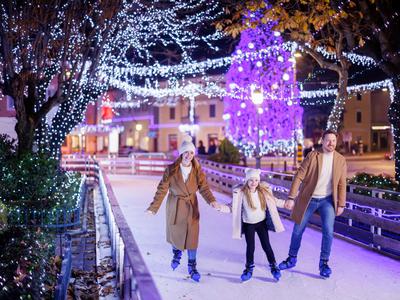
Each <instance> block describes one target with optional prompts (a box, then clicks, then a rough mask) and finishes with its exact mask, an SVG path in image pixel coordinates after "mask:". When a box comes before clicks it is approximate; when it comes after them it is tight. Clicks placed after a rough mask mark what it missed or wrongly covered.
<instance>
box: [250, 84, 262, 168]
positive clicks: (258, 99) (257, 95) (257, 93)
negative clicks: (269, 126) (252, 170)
mask: <svg viewBox="0 0 400 300" xmlns="http://www.w3.org/2000/svg"><path fill="white" fill-rule="evenodd" d="M251 101H252V102H253V103H254V105H255V106H256V114H257V143H256V155H255V156H256V168H257V169H261V151H260V112H259V106H260V105H261V104H262V103H263V101H264V95H263V93H262V91H261V90H260V89H254V90H252V92H251Z"/></svg>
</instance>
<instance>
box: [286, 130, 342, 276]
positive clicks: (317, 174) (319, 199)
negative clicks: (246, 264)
mask: <svg viewBox="0 0 400 300" xmlns="http://www.w3.org/2000/svg"><path fill="white" fill-rule="evenodd" d="M336 142H337V134H336V132H334V131H332V130H327V131H325V132H324V133H323V135H322V149H320V150H315V151H312V152H310V153H309V154H308V156H307V157H306V158H305V160H304V161H303V163H302V164H301V166H300V168H299V170H298V171H297V173H296V175H295V177H294V179H293V182H292V186H291V188H290V191H289V196H288V198H289V201H286V203H285V207H286V208H287V209H289V210H292V209H293V212H292V215H291V217H292V219H293V220H294V221H295V225H294V227H293V232H292V237H291V241H290V248H289V257H288V258H287V259H286V260H285V261H283V262H281V263H280V264H279V268H280V269H281V270H285V269H289V268H293V267H294V266H295V265H296V262H297V253H298V251H299V249H300V244H301V238H302V235H303V232H304V230H305V228H306V225H307V223H308V221H309V220H310V217H311V216H312V214H313V213H314V212H316V211H318V212H319V215H320V216H321V221H322V243H321V254H320V262H319V271H320V275H321V276H322V277H324V278H328V277H329V276H330V275H331V273H332V270H331V269H330V267H329V266H328V260H329V255H330V252H331V246H332V240H333V225H334V222H335V215H336V216H340V215H341V214H342V213H343V211H344V208H345V205H346V175H347V165H346V160H345V158H344V157H343V156H342V155H341V154H339V153H338V152H336V151H335V148H336ZM300 184H301V188H300V192H299V195H298V197H297V199H296V193H297V191H298V189H299V186H300ZM295 199H296V201H295Z"/></svg>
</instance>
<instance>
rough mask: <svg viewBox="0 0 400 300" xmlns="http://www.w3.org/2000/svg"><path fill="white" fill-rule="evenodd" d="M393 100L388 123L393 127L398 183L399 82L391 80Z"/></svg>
mask: <svg viewBox="0 0 400 300" xmlns="http://www.w3.org/2000/svg"><path fill="white" fill-rule="evenodd" d="M392 82H393V86H394V99H393V102H392V103H391V104H390V108H389V121H390V123H391V124H392V126H393V142H394V149H395V150H394V159H395V178H396V180H397V181H398V182H400V80H399V79H398V78H397V77H395V78H392Z"/></svg>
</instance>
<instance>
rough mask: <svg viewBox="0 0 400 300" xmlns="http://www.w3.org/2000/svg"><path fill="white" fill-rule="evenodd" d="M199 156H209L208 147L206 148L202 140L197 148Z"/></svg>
mask: <svg viewBox="0 0 400 300" xmlns="http://www.w3.org/2000/svg"><path fill="white" fill-rule="evenodd" d="M197 154H200V155H205V154H207V152H206V147H204V145H203V141H202V140H200V141H199V146H198V147H197Z"/></svg>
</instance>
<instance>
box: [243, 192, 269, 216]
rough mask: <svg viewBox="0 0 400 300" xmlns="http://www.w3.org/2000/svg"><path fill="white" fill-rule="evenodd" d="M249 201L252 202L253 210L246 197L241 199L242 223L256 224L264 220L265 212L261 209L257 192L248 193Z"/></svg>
mask: <svg viewBox="0 0 400 300" xmlns="http://www.w3.org/2000/svg"><path fill="white" fill-rule="evenodd" d="M250 195H251V200H252V201H253V205H254V206H255V209H254V208H251V207H250V206H249V203H248V202H247V199H246V197H243V222H245V223H249V224H256V223H258V222H261V221H263V220H265V214H266V213H265V210H263V209H262V207H261V201H260V197H259V195H258V192H255V193H250Z"/></svg>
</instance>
